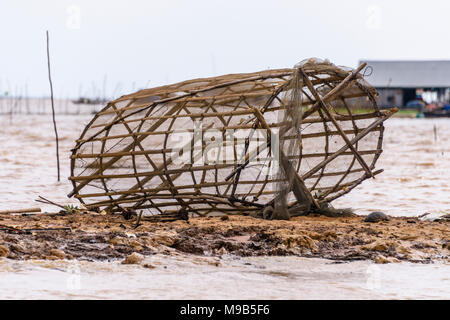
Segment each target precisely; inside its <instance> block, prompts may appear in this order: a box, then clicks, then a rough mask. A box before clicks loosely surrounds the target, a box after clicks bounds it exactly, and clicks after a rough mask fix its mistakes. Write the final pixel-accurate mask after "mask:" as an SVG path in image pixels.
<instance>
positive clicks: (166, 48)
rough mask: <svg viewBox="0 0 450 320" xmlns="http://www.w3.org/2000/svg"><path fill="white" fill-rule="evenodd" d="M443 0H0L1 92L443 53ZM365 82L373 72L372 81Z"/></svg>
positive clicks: (446, 41)
mask: <svg viewBox="0 0 450 320" xmlns="http://www.w3.org/2000/svg"><path fill="white" fill-rule="evenodd" d="M449 14H450V1H446V0H427V1H421V0H408V1H406V0H396V1H392V0H389V1H377V0H372V1H369V0H341V1H336V0H334V1H333V0H321V1H319V0H315V1H311V0H308V1H300V0H298V1H289V0H273V1H267V0H259V1H257V0H239V1H234V0H226V1H214V0H198V1H195V0H189V1H175V0H174V1H170V0H160V1H144V0H123V1H116V0H95V1H94V0H70V1H68V0H53V1H51V0H39V1H36V0H1V3H0V35H1V47H0V48H1V54H0V57H1V59H0V93H3V92H5V91H9V92H10V94H14V92H17V91H20V90H24V87H25V84H26V85H27V87H28V93H29V95H34V96H42V95H48V94H49V93H48V92H49V88H48V80H47V69H46V48H45V45H46V43H45V31H46V30H47V29H48V30H49V32H50V50H51V57H52V68H53V72H52V74H53V81H54V87H55V94H56V95H57V96H60V97H62V96H64V97H65V96H77V95H78V94H79V93H80V92H81V93H82V94H83V95H92V94H93V93H94V91H97V93H99V94H100V93H101V92H102V91H103V87H104V83H106V85H105V90H106V94H107V95H109V96H111V95H114V96H117V95H121V94H124V93H128V92H130V91H132V90H133V89H138V88H143V87H153V86H157V85H162V84H168V83H173V82H178V81H181V80H185V79H190V78H196V77H206V76H213V75H220V74H226V73H236V72H253V71H260V70H263V69H267V68H281V67H292V66H293V65H294V64H295V63H297V62H299V61H301V60H303V59H305V58H309V57H320V58H328V59H329V60H331V61H332V62H334V63H336V64H339V65H346V66H351V67H355V66H356V64H357V63H358V61H359V60H360V59H362V58H364V59H450V37H449V31H450V19H449V18H448V16H449ZM369 82H370V79H369Z"/></svg>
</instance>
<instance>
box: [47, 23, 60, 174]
mask: <svg viewBox="0 0 450 320" xmlns="http://www.w3.org/2000/svg"><path fill="white" fill-rule="evenodd" d="M46 35H47V67H48V81H49V83H50V98H51V102H52V119H53V129H54V130H55V140H56V166H57V170H58V182H59V181H60V180H61V174H60V169H59V138H58V129H57V128H56V119H55V103H54V101H53V83H52V75H51V72H50V44H49V42H50V39H49V35H48V30H47V32H46Z"/></svg>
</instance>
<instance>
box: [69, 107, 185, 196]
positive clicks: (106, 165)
mask: <svg viewBox="0 0 450 320" xmlns="http://www.w3.org/2000/svg"><path fill="white" fill-rule="evenodd" d="M181 107H182V106H181V105H178V104H177V105H175V106H174V107H173V108H172V109H171V110H170V111H169V112H168V113H169V114H170V113H175V112H177V111H178V109H180V108H181ZM166 120H167V119H161V120H159V121H157V122H156V123H155V124H153V125H152V126H151V127H150V128H149V129H148V130H147V131H154V130H155V129H156V128H158V127H159V126H161V125H162V124H163V123H164V122H165V121H166ZM144 139H145V136H141V137H139V138H137V139H136V140H135V142H133V143H131V144H129V145H128V146H126V147H125V148H123V149H122V152H127V151H130V150H131V149H133V148H134V146H135V143H139V142H141V141H142V140H144ZM120 158H121V156H116V157H114V158H112V159H111V160H109V161H108V162H107V163H105V164H104V166H103V167H102V168H100V169H98V170H97V171H96V172H95V173H94V174H93V176H95V175H98V174H100V173H102V172H103V171H104V170H106V169H108V168H109V167H110V166H112V165H113V164H114V163H116V162H117V161H118V160H119V159H120ZM89 182H90V180H86V181H83V182H81V183H80V184H79V185H78V186H76V187H75V188H74V189H73V190H72V191H71V192H70V193H69V194H68V197H69V198H70V197H72V196H73V195H74V194H75V193H76V192H78V191H80V190H81V188H83V187H85V186H86V185H87V184H88V183H89Z"/></svg>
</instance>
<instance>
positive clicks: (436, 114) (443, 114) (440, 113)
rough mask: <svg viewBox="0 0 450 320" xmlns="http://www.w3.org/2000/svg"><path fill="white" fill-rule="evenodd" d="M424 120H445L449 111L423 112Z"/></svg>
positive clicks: (449, 115) (449, 114) (449, 113)
mask: <svg viewBox="0 0 450 320" xmlns="http://www.w3.org/2000/svg"><path fill="white" fill-rule="evenodd" d="M423 115H424V117H425V118H445V117H450V109H435V110H431V111H424V112H423Z"/></svg>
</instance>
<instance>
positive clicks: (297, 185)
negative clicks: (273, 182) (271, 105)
mask: <svg viewBox="0 0 450 320" xmlns="http://www.w3.org/2000/svg"><path fill="white" fill-rule="evenodd" d="M253 110H254V111H255V116H256V117H257V118H258V120H259V123H260V124H261V127H262V128H264V129H266V130H267V136H268V138H267V140H268V141H271V137H272V131H271V130H270V127H269V125H268V124H267V122H266V119H265V118H264V116H263V114H262V113H261V111H260V110H259V109H258V108H254V109H253ZM279 153H280V162H281V163H283V164H282V166H283V168H284V170H285V171H286V172H285V175H286V177H287V178H288V179H291V178H293V179H294V181H293V184H292V189H293V190H294V195H295V196H296V198H297V201H298V202H302V200H305V199H301V196H300V195H301V194H302V195H303V196H304V197H306V198H307V199H308V200H309V202H310V204H314V206H316V208H320V207H319V204H318V203H317V201H316V199H314V197H313V196H312V195H311V193H310V192H309V191H308V189H307V188H306V185H305V182H304V180H303V179H302V177H300V175H299V174H298V172H297V170H295V169H294V168H293V167H292V165H291V163H290V162H289V159H288V158H287V157H286V156H285V154H284V153H283V151H282V150H279ZM290 175H293V177H289V176H290Z"/></svg>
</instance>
